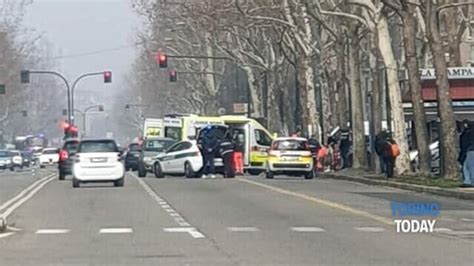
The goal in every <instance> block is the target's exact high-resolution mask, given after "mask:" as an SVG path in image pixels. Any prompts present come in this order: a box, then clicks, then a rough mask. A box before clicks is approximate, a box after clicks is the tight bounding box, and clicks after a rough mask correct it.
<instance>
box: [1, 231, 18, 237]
mask: <svg viewBox="0 0 474 266" xmlns="http://www.w3.org/2000/svg"><path fill="white" fill-rule="evenodd" d="M14 234H16V233H15V232H8V233H2V234H0V238H5V237H9V236H12V235H14Z"/></svg>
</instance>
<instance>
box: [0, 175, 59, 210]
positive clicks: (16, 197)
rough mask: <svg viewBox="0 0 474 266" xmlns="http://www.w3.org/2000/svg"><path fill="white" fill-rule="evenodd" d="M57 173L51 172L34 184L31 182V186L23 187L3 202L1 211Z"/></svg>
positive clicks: (0, 207)
mask: <svg viewBox="0 0 474 266" xmlns="http://www.w3.org/2000/svg"><path fill="white" fill-rule="evenodd" d="M54 175H55V174H50V175H47V176H45V177H43V178H41V179H39V180H37V181H35V182H34V183H33V184H31V185H30V186H29V187H27V188H25V189H23V190H22V191H20V192H19V193H18V194H17V195H16V196H15V197H13V198H11V199H10V200H8V201H7V202H5V203H3V204H2V206H0V211H2V210H3V209H5V208H6V207H8V206H9V205H10V204H12V203H13V202H15V201H17V200H18V199H19V198H21V197H23V196H24V195H25V194H26V193H27V192H28V191H30V190H32V189H33V188H34V187H36V186H37V185H38V184H39V183H41V182H43V181H45V180H46V179H48V178H50V177H52V176H54Z"/></svg>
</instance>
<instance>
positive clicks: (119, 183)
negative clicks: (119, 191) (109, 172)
mask: <svg viewBox="0 0 474 266" xmlns="http://www.w3.org/2000/svg"><path fill="white" fill-rule="evenodd" d="M124 184H125V178H123V177H122V178H120V179H119V180H115V181H114V186H115V187H123V185H124Z"/></svg>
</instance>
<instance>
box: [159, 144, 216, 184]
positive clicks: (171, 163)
mask: <svg viewBox="0 0 474 266" xmlns="http://www.w3.org/2000/svg"><path fill="white" fill-rule="evenodd" d="M215 164H216V167H221V168H222V166H223V165H222V159H220V158H216V159H215ZM202 167H203V158H202V154H201V151H200V150H199V148H198V145H197V142H196V141H195V140H185V141H180V142H178V143H176V144H174V145H173V146H171V147H170V148H169V149H168V150H166V151H165V152H164V153H161V154H159V155H157V156H156V160H155V163H154V165H153V172H154V173H155V177H157V178H163V177H165V175H166V174H173V175H184V176H186V177H187V178H193V177H199V176H200V172H201V170H202Z"/></svg>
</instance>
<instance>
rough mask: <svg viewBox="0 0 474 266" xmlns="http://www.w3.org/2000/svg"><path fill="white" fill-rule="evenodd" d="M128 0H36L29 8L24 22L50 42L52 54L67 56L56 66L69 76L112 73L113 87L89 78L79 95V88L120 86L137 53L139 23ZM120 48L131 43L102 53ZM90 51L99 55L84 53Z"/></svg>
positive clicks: (82, 84) (99, 79) (71, 77)
mask: <svg viewBox="0 0 474 266" xmlns="http://www.w3.org/2000/svg"><path fill="white" fill-rule="evenodd" d="M130 2H131V1H130V0H34V1H33V4H31V5H30V6H28V9H27V14H26V19H25V22H26V24H27V26H29V27H32V28H34V29H35V30H36V31H37V32H39V33H41V34H42V36H44V37H45V39H47V40H48V42H49V43H51V49H52V52H53V55H54V56H58V57H65V58H62V59H58V60H57V68H58V69H57V70H59V71H61V72H62V73H64V74H65V75H66V76H67V77H68V79H70V80H71V79H73V78H75V77H77V76H78V75H80V74H82V73H85V72H91V71H92V72H93V71H103V70H111V71H113V83H114V84H113V85H111V86H110V85H104V84H102V79H101V78H99V77H97V78H94V77H92V78H90V79H88V80H87V81H85V82H84V83H82V82H81V87H80V88H79V89H78V93H80V91H79V90H90V89H94V90H95V89H108V90H110V89H113V88H115V89H118V87H117V86H119V87H121V86H120V85H121V84H120V81H121V80H123V76H124V74H126V72H127V70H128V69H129V67H130V65H131V63H132V62H133V59H134V55H135V49H134V47H132V46H133V43H134V36H135V31H136V29H137V28H138V26H139V23H138V15H137V14H136V13H135V12H134V10H133V9H132V8H131V3H130ZM124 46H130V47H129V48H122V49H118V50H115V51H103V50H112V49H115V48H121V47H124ZM94 52H97V53H96V54H93V55H83V54H87V53H94ZM81 54H82V56H78V55H81ZM105 86H108V87H105ZM83 87H86V88H83Z"/></svg>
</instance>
